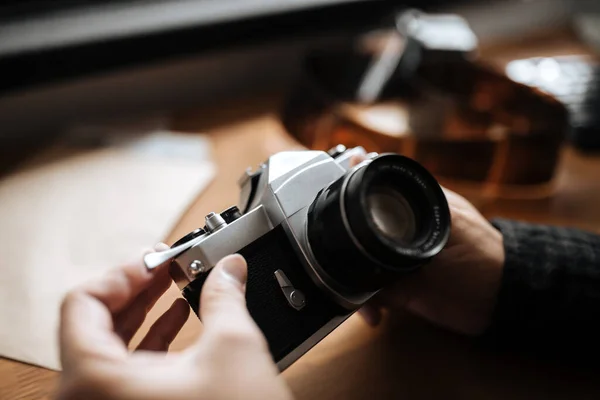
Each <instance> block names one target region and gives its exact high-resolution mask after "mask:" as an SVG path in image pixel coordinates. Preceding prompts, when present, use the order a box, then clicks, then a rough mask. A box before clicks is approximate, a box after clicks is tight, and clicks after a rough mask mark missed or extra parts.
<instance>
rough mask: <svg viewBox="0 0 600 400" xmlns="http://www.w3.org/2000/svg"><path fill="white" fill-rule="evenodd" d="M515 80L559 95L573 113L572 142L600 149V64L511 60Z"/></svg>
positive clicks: (569, 59)
mask: <svg viewBox="0 0 600 400" xmlns="http://www.w3.org/2000/svg"><path fill="white" fill-rule="evenodd" d="M506 73H507V74H508V76H509V77H510V78H511V79H513V80H514V81H517V82H521V83H523V84H525V85H529V86H532V87H536V88H538V89H540V90H543V91H544V92H547V93H549V94H550V95H552V96H555V97H556V98H557V99H558V100H559V101H561V102H562V103H563V104H565V105H566V107H567V109H568V110H569V133H568V139H569V142H570V143H572V144H573V146H574V147H576V148H577V149H579V150H582V151H586V152H592V151H593V152H596V151H599V150H600V64H598V60H595V59H594V58H592V57H585V56H558V57H533V58H528V59H523V60H514V61H511V62H510V63H509V64H508V65H507V66H506Z"/></svg>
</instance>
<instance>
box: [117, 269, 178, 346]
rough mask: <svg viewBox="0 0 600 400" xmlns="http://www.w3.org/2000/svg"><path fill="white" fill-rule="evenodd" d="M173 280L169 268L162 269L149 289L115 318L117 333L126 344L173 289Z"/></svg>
mask: <svg viewBox="0 0 600 400" xmlns="http://www.w3.org/2000/svg"><path fill="white" fill-rule="evenodd" d="M171 284H172V280H171V277H170V275H169V271H168V269H167V268H164V269H162V270H161V271H159V272H158V273H157V274H156V277H155V278H154V280H153V281H152V283H151V284H150V286H149V287H148V289H146V290H144V291H143V292H142V293H140V294H139V295H138V296H137V297H136V298H135V300H133V302H132V303H131V304H130V305H129V306H128V307H126V308H125V309H124V310H123V311H121V312H120V313H119V314H118V315H117V316H116V317H115V318H114V326H115V332H116V333H117V334H118V335H119V336H120V337H121V339H122V340H123V342H124V343H125V344H129V342H130V341H131V338H132V337H133V335H135V333H136V332H137V331H138V329H139V328H140V326H141V325H142V324H143V323H144V321H145V319H146V316H147V315H148V312H149V311H150V310H151V309H152V307H154V305H155V304H156V302H157V301H158V299H159V298H160V297H161V296H162V295H163V294H164V293H165V292H166V291H167V290H168V289H169V287H171Z"/></svg>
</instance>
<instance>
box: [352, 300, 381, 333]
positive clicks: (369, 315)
mask: <svg viewBox="0 0 600 400" xmlns="http://www.w3.org/2000/svg"><path fill="white" fill-rule="evenodd" d="M358 314H359V315H360V316H361V317H362V319H363V320H364V321H365V322H366V323H367V325H369V326H372V327H375V326H377V325H379V323H380V322H381V310H380V309H379V307H377V306H375V305H374V304H370V303H367V304H365V305H364V306H362V307H361V308H360V309H359V310H358Z"/></svg>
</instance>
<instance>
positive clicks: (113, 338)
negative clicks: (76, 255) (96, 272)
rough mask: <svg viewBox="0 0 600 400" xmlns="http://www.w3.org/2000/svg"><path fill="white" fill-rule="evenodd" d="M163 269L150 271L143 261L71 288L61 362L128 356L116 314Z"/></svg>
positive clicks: (64, 309) (63, 315)
mask: <svg viewBox="0 0 600 400" xmlns="http://www.w3.org/2000/svg"><path fill="white" fill-rule="evenodd" d="M162 268H164V266H161V267H159V268H157V269H156V270H153V271H147V270H146V268H145V267H144V265H143V263H142V262H141V261H140V262H138V263H131V264H129V265H126V266H123V267H121V268H119V269H115V270H113V271H111V272H109V273H108V274H106V275H105V276H104V277H103V278H101V279H98V280H96V281H93V282H90V283H87V284H84V285H81V286H79V287H76V288H75V289H73V290H71V291H70V292H69V293H68V294H67V295H66V296H65V298H64V299H63V302H62V305H61V311H60V316H61V323H60V329H59V340H60V347H61V349H60V355H61V361H62V362H63V363H64V364H69V363H77V362H79V361H83V360H84V359H85V358H87V357H89V356H94V357H101V358H106V357H108V358H114V357H123V356H125V355H126V354H127V348H126V347H125V345H124V343H123V342H122V341H121V339H120V338H119V336H118V335H117V334H116V333H115V332H114V331H113V329H114V321H113V317H114V313H115V312H118V311H120V310H121V309H122V308H123V307H124V306H125V305H127V304H128V303H129V302H130V301H131V300H132V299H133V298H135V297H136V296H137V295H138V294H139V293H140V292H141V291H142V290H143V289H144V288H146V287H147V286H148V285H149V283H150V282H151V281H152V278H153V277H154V276H155V275H156V274H157V273H159V272H160V270H161V269H162Z"/></svg>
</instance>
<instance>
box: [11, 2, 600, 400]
mask: <svg viewBox="0 0 600 400" xmlns="http://www.w3.org/2000/svg"><path fill="white" fill-rule="evenodd" d="M599 56H600V2H599V1H597V0H572V1H569V0H462V1H461V0H406V1H402V0H396V1H387V0H381V1H377V0H287V1H281V0H195V1H194V0H169V1H161V0H146V1H143V0H114V1H102V0H82V1H70V0H54V1H42V0H39V1H38V0H6V1H4V2H2V4H1V5H0V206H1V207H0V221H2V228H1V230H0V268H1V269H3V271H8V273H5V274H4V276H3V277H2V278H1V279H0V304H14V303H15V301H22V300H23V298H25V300H26V301H24V303H23V307H22V308H21V309H20V310H19V312H18V313H15V312H14V311H10V310H9V309H8V308H4V309H2V308H0V326H4V327H10V329H5V330H4V331H0V355H1V356H4V357H7V358H10V359H15V360H20V361H24V362H26V363H30V364H33V365H38V366H42V367H45V368H49V369H56V367H57V357H56V348H55V338H54V337H53V336H52V334H50V333H48V332H52V329H53V327H54V326H55V325H56V323H57V319H56V317H55V314H54V312H55V311H56V309H57V306H58V304H59V301H60V298H61V296H62V295H63V294H64V292H65V291H66V290H67V289H68V288H69V287H70V286H71V285H73V284H76V283H78V282H80V281H81V280H82V279H84V278H89V277H91V276H94V274H98V273H100V272H101V271H103V270H104V269H105V268H106V267H110V266H112V265H114V264H115V263H117V262H120V260H122V259H123V258H125V257H126V256H129V255H130V254H131V252H132V251H136V250H137V249H138V247H141V246H147V245H150V244H152V243H153V242H156V241H159V240H162V241H165V242H166V243H167V244H172V243H174V242H175V241H176V240H177V239H179V238H180V237H182V236H183V235H185V234H186V233H188V232H190V231H192V230H194V229H196V228H198V227H199V226H202V225H203V223H204V216H205V215H206V214H207V213H208V212H210V211H215V212H218V211H221V210H224V209H226V208H228V207H229V206H230V205H233V204H235V203H236V202H237V199H238V196H239V191H238V188H237V186H236V181H237V178H238V177H239V175H240V174H241V173H242V172H243V171H244V170H245V169H246V168H247V167H248V166H256V165H257V164H258V163H260V162H262V161H263V160H265V159H266V158H267V157H268V156H270V155H271V154H273V153H274V152H277V151H283V150H289V149H297V148H312V149H319V150H328V149H330V148H332V147H334V146H335V145H337V144H342V145H345V146H347V147H351V146H357V145H359V146H363V147H365V149H366V150H367V151H375V152H387V151H392V152H399V153H402V154H405V155H407V156H409V157H412V158H415V159H416V160H418V161H419V162H421V163H422V164H423V165H424V166H425V167H426V168H428V169H429V170H430V171H432V172H433V173H434V175H435V176H436V177H437V178H438V179H439V180H440V182H441V183H442V184H443V185H445V186H447V187H449V188H451V189H453V190H456V191H457V192H459V193H460V194H462V195H464V196H466V197H467V198H468V199H469V200H470V201H472V202H473V203H474V204H475V205H476V206H477V207H478V208H479V209H480V210H481V211H482V213H484V215H486V216H487V217H497V216H503V217H508V218H516V219H522V220H528V221H532V222H539V223H551V224H557V225H570V226H576V227H580V228H584V229H588V230H593V231H597V232H600V208H598V207H597V204H598V202H599V201H600V180H599V179H598V174H599V173H600V65H599V64H598V62H599V60H600V58H599ZM31 249H35V251H32V250H31ZM107 249H110V251H109V250H107ZM42 267H43V268H42ZM32 277H35V279H33V278H32ZM49 288H52V289H49ZM169 293H170V294H169V295H168V296H167V297H169V298H167V299H166V300H165V301H164V302H159V304H158V305H157V310H156V311H153V314H151V316H153V317H156V316H157V315H159V314H160V312H161V311H163V310H164V309H165V307H168V305H169V304H170V303H169V300H172V299H173V298H174V297H177V296H178V292H177V290H176V288H174V287H173V288H171V289H170V292H169ZM17 299H18V300H17ZM149 323H150V322H149ZM34 324H35V326H38V325H39V326H38V327H37V328H36V329H32V326H34ZM43 327H46V328H47V329H42V328H43ZM198 330H199V324H198V322H197V321H196V320H190V321H189V323H188V325H187V327H186V328H185V329H184V330H183V331H182V333H181V335H180V336H179V337H178V339H177V340H176V342H174V344H173V346H174V348H181V347H185V346H186V345H187V344H189V343H190V341H191V340H193V338H194V337H195V336H196V335H197V334H198ZM38 334H39V335H38ZM338 335H343V334H338ZM334 336H335V335H334ZM414 336H415V337H416V340H417V342H418V341H419V340H421V339H419V338H420V337H421V336H423V335H421V334H419V333H418V332H417V333H415V334H414ZM425 336H427V335H425ZM425 336H424V337H425ZM363 338H364V337H363ZM413 339H415V338H411V340H413ZM430 339H431V340H430ZM331 340H334V341H335V340H336V339H335V338H334V339H331ZM348 340H349V342H348V343H358V342H352V340H351V339H348ZM365 340H366V339H365ZM395 340H396V339H395ZM397 340H398V341H400V340H401V338H400V339H397ZM422 340H424V341H427V340H429V342H427V343H426V344H425V345H424V346H425V347H427V346H430V345H432V343H434V342H435V343H442V342H443V341H440V339H439V337H437V336H435V337H429V339H427V338H425V339H422ZM398 343H399V342H398ZM424 343H425V342H424ZM132 345H135V341H134V343H133V344H132ZM348 346H350V345H348ZM439 346H442V345H439ZM357 347H360V346H357ZM333 348H334V347H331V348H330V352H329V353H328V352H327V351H325V353H320V354H326V355H327V354H329V355H330V356H331V357H330V358H331V360H334V361H332V363H333V364H335V359H337V358H336V357H338V356H339V354H338V353H336V352H335V351H334V350H331V349H333ZM365 348H366V347H365ZM340 351H341V350H340ZM366 351H367V350H365V352H366ZM438 353H439V354H442V353H444V350H443V349H440V350H439V352H438ZM365 354H366V353H365ZM413 356H414V354H413ZM420 356H421V355H420V354H419V357H420ZM313 357H317V356H314V355H313ZM327 357H329V356H326V358H327ZM365 357H366V358H365V360H366V361H365V364H364V365H369V364H368V360H369V356H367V355H365ZM419 357H416V358H419ZM441 357H442V358H443V357H444V356H443V355H442V356H441ZM448 357H450V358H452V364H453V371H454V372H453V373H452V374H450V375H448V382H446V383H445V387H446V388H448V387H451V386H453V385H455V384H456V385H459V384H460V383H457V382H461V380H462V381H464V382H466V381H469V379H471V377H470V376H469V374H471V373H473V368H474V367H473V365H475V364H477V365H479V364H478V363H479V362H481V359H479V358H478V356H475V357H471V359H470V360H464V359H463V358H462V357H463V356H462V355H459V354H458V353H457V354H454V355H451V356H448ZM450 358H449V359H450ZM309 359H310V358H309ZM449 359H448V360H449ZM459 359H460V360H462V361H456V360H459ZM341 360H343V358H341ZM413 361H414V360H413ZM496 361H497V360H493V361H492V363H491V364H489V365H496ZM328 362H329V361H328ZM449 362H450V361H449ZM333 364H332V365H333ZM442 364H443V363H441V364H440V365H442ZM339 367H340V369H339V371H344V366H343V365H341V364H340V365H339ZM298 368H300V369H298ZM298 368H297V369H296V370H295V371H296V372H293V371H292V372H290V374H291V375H290V376H291V377H292V378H290V379H292V380H293V379H295V378H294V377H295V376H296V375H298V376H299V374H300V372H298V371H302V369H301V368H302V367H298ZM427 368H430V366H427ZM440 368H441V367H440ZM477 368H479V367H477ZM482 368H483V369H481V370H479V369H477V372H478V373H481V374H486V373H488V375H486V378H485V379H484V380H486V379H487V383H489V384H490V385H491V386H494V385H496V386H497V387H500V386H502V385H503V383H504V382H503V379H506V380H511V379H516V380H521V382H527V383H526V384H525V383H523V385H522V389H523V393H524V396H525V397H523V398H530V396H529V397H528V396H527V394H531V393H534V392H536V390H538V392H537V393H538V394H539V396H537V397H543V398H550V397H551V396H550V394H551V393H550V392H552V391H548V386H547V385H549V384H552V385H555V387H554V389H555V390H554V392H555V393H560V390H559V389H560V388H559V387H558V386H556V385H562V383H560V382H559V381H558V380H552V379H547V380H544V379H542V378H539V376H538V375H539V370H536V368H530V367H528V366H523V365H520V364H519V363H514V364H512V366H511V368H512V369H510V372H504V373H499V371H498V370H496V369H495V367H494V368H492V367H489V368H488V369H485V367H482ZM490 368H491V369H490ZM7 370H8V374H6V371H7ZM335 370H336V369H335V368H333V367H332V369H331V371H335ZM0 371H4V372H5V373H4V374H3V376H9V377H11V376H15V377H16V378H14V379H13V378H9V379H8V380H5V381H4V382H2V383H0V398H11V399H12V398H20V397H19V395H23V396H24V397H23V398H34V397H35V396H29V395H30V394H31V393H33V392H27V391H28V390H32V391H34V392H35V393H38V394H40V397H43V396H44V395H46V394H47V393H48V392H49V391H50V389H49V387H51V385H52V382H54V379H55V376H54V375H52V374H50V373H49V372H47V371H46V372H40V371H39V370H37V369H34V368H33V367H29V366H25V365H24V364H23V365H22V364H18V363H12V362H8V361H7V360H4V359H0ZM486 371H487V372H486ZM536 371H537V372H536ZM11 372H13V374H11ZM355 373H356V375H357V376H355V377H356V379H357V381H361V380H364V379H367V378H361V376H362V375H361V373H360V371H358V372H356V371H355ZM445 373H448V371H445ZM536 374H537V375H536ZM300 375H302V377H301V378H298V379H297V380H295V381H293V382H295V383H293V385H292V386H293V387H294V388H295V390H296V389H297V392H298V394H300V393H303V394H304V395H306V396H305V397H307V398H313V397H314V396H313V395H314V393H312V392H310V390H309V389H307V388H311V387H312V386H311V385H310V384H309V383H310V382H311V379H313V378H311V377H310V376H309V375H308V374H300ZM24 376H27V377H28V378H23V377H24ZM365 376H366V375H365ZM382 376H385V374H383V373H382ZM444 376H446V375H444ZM549 376H550V375H549ZM31 377H34V378H31ZM502 377H504V378H502ZM534 377H535V378H534ZM561 377H562V375H561ZM538 378H539V379H538ZM23 379H25V381H27V382H28V383H27V384H26V385H23ZM344 379H345V380H347V381H353V379H347V378H344ZM369 379H370V378H369ZM529 379H530V380H529ZM577 379H579V378H577ZM565 382H566V381H565ZM578 382H579V384H578V386H577V388H578V390H579V389H580V390H582V391H584V390H586V389H585V387H586V384H583V383H581V381H578ZM586 382H587V381H586ZM592 383H593V379H592V380H591V381H590V384H592ZM423 386H426V385H425V384H424V385H423ZM596 386H597V385H596ZM365 387H368V385H367V384H365ZM592 387H593V385H592ZM571 389H572V388H571ZM571 389H570V390H571ZM3 390H4V391H5V392H3ZM381 390H383V389H381ZM442 392H444V391H443V390H442ZM24 393H25V394H24ZM345 393H346V392H345ZM444 393H445V392H444ZM497 393H502V392H501V391H498V392H497ZM542 393H544V395H542ZM582 393H583V392H582ZM4 394H6V397H3V395H4ZM320 394H321V395H323V393H320ZM331 394H332V395H331V397H332V398H334V397H336V392H334V391H333V392H331ZM338 394H339V393H338ZM346 394H347V395H348V396H350V395H351V394H353V392H352V390H351V389H348V392H347V393H346ZM354 394H356V395H357V396H358V397H360V396H359V394H360V393H354ZM463 394H465V392H463ZM479 394H481V393H479ZM570 394H572V393H570ZM471 395H473V396H474V397H473V396H472V397H473V398H477V396H476V393H474V392H471ZM300 397H302V396H300ZM325 397H326V396H325ZM339 397H340V396H337V397H336V398H339ZM341 397H345V396H341ZM367 397H368V395H367ZM434 397H435V396H434ZM437 397H441V396H437ZM467 397H469V396H467ZM534 397H536V396H534ZM35 398H37V397H35ZM345 398H346V397H345ZM347 398H349V397H347ZM425 398H427V397H426V396H425ZM461 398H465V397H464V396H463V397H461ZM479 398H480V397H479ZM488 398H492V397H488Z"/></svg>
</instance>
